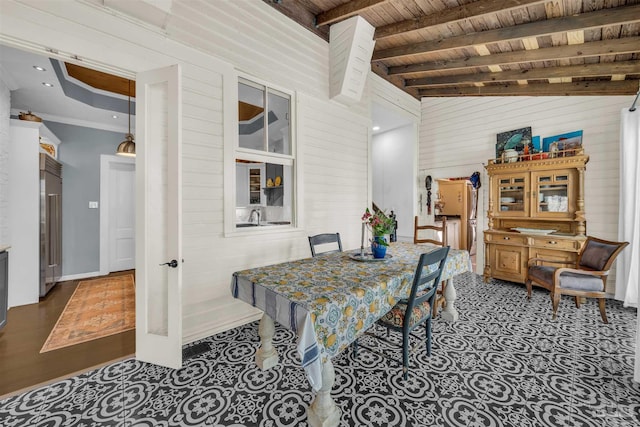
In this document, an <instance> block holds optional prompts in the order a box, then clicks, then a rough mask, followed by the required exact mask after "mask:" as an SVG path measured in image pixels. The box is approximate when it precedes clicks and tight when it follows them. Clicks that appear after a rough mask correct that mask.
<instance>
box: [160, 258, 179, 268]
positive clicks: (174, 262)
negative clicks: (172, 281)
mask: <svg viewBox="0 0 640 427" xmlns="http://www.w3.org/2000/svg"><path fill="white" fill-rule="evenodd" d="M160 265H168V266H169V267H171V268H176V267H177V266H178V261H176V260H175V259H172V260H171V261H169V262H165V263H164V264H160Z"/></svg>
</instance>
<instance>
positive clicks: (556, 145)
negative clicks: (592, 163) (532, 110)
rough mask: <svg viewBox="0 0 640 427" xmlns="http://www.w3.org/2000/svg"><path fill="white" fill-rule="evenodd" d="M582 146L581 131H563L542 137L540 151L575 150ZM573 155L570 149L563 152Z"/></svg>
mask: <svg viewBox="0 0 640 427" xmlns="http://www.w3.org/2000/svg"><path fill="white" fill-rule="evenodd" d="M580 147H582V131H581V130H577V131H574V132H569V133H563V134H560V135H554V136H548V137H546V138H543V139H542V151H545V152H550V153H555V152H556V151H565V150H577V149H579V148H580ZM565 154H566V155H568V156H571V155H573V152H572V151H569V152H567V153H565Z"/></svg>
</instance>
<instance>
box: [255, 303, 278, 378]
mask: <svg viewBox="0 0 640 427" xmlns="http://www.w3.org/2000/svg"><path fill="white" fill-rule="evenodd" d="M275 332H276V327H275V325H274V324H273V319H272V318H271V317H269V316H267V314H266V313H265V314H263V315H262V319H260V326H258V335H260V348H259V349H258V350H257V351H256V365H258V366H259V367H260V369H262V370H263V371H264V370H266V369H270V368H273V367H274V366H276V365H277V364H278V353H277V352H276V349H275V348H274V347H273V344H272V343H271V340H272V339H273V334H274V333H275Z"/></svg>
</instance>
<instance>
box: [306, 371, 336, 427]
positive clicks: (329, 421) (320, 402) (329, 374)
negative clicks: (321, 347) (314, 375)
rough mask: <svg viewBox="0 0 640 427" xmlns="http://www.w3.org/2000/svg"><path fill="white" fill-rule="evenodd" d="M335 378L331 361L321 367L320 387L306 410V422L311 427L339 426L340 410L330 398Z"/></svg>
mask: <svg viewBox="0 0 640 427" xmlns="http://www.w3.org/2000/svg"><path fill="white" fill-rule="evenodd" d="M335 378H336V374H335V371H334V370H333V363H331V359H329V360H327V362H326V363H324V364H323V365H322V387H321V388H320V390H318V392H317V393H316V395H315V397H314V399H313V402H311V406H309V409H307V421H308V423H309V426H311V427H337V426H338V425H339V424H340V409H338V406H337V405H336V402H334V401H333V398H332V397H331V389H332V388H333V383H334V380H335Z"/></svg>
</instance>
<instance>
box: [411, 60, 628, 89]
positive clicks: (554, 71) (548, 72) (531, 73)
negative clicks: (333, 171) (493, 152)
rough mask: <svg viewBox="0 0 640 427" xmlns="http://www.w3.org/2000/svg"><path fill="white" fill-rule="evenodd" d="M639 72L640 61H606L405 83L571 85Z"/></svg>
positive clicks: (415, 85)
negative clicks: (540, 82) (538, 82)
mask: <svg viewBox="0 0 640 427" xmlns="http://www.w3.org/2000/svg"><path fill="white" fill-rule="evenodd" d="M636 73H640V61H625V62H605V63H601V64H584V65H571V66H566V67H549V68H534V69H530V70H512V71H501V72H498V73H472V74H454V75H448V76H441V77H425V78H421V79H408V80H406V86H407V87H430V86H443V85H448V86H450V85H456V84H474V83H494V82H515V81H517V80H522V79H526V80H536V79H549V81H550V82H552V79H557V80H553V82H556V83H569V82H570V81H571V80H569V81H566V80H564V79H571V78H574V77H601V76H610V75H612V74H636Z"/></svg>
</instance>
